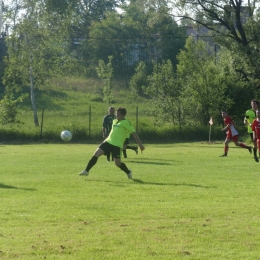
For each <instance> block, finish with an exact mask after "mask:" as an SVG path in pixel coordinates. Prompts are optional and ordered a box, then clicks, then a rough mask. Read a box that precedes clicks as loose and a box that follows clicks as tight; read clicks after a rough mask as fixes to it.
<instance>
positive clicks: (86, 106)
mask: <svg viewBox="0 0 260 260" xmlns="http://www.w3.org/2000/svg"><path fill="white" fill-rule="evenodd" d="M23 93H28V94H29V93H30V89H29V88H28V87H25V88H23ZM35 93H36V103H37V110H38V111H37V112H38V119H39V123H40V126H38V127H36V126H35V125H34V120H33V111H32V108H31V101H30V97H29V95H28V98H26V99H25V100H24V102H23V103H21V104H20V105H19V113H18V116H17V123H15V124H8V125H1V126H0V141H1V142H35V141H38V142H39V141H40V142H61V139H60V132H61V131H63V130H65V129H67V130H70V131H71V132H72V133H73V139H72V142H83V143H84V142H88V143H100V142H101V141H102V134H101V126H102V120H103V117H104V116H105V115H106V114H107V109H108V107H109V105H108V104H106V103H104V102H103V86H102V82H101V81H100V80H97V79H83V78H81V79H78V78H77V79H75V78H64V79H61V80H54V81H52V82H50V83H49V84H48V85H46V86H45V87H41V88H40V89H36V91H35ZM112 105H113V106H114V107H115V108H117V107H119V106H123V107H126V109H127V118H128V119H129V120H130V121H131V122H132V123H133V125H134V126H135V128H136V130H137V132H138V134H139V135H140V137H141V138H142V139H143V140H144V141H147V142H173V141H185V140H188V141H191V140H194V141H207V140H208V138H209V136H208V134H209V127H208V126H199V125H198V126H193V127H192V128H191V127H190V126H185V125H183V126H181V127H179V126H178V125H172V124H171V123H169V122H160V120H158V119H157V118H156V117H155V116H154V115H155V112H154V111H153V109H154V108H155V107H153V104H151V103H150V102H149V100H147V99H144V98H140V97H133V96H132V95H131V93H130V91H129V89H128V87H127V84H126V83H125V82H123V81H118V82H115V84H114V102H113V104H112ZM212 136H213V137H212V138H213V140H222V139H223V138H224V136H223V134H222V133H219V128H218V129H217V128H216V129H215V128H214V127H213V128H212Z"/></svg>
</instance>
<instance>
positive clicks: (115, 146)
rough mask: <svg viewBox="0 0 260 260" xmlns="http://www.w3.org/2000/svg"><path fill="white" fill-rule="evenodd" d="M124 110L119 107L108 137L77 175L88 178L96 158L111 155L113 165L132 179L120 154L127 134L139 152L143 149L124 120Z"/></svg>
mask: <svg viewBox="0 0 260 260" xmlns="http://www.w3.org/2000/svg"><path fill="white" fill-rule="evenodd" d="M125 116H126V109H125V108H123V107H119V108H118V109H117V111H116V119H114V120H113V124H112V130H111V132H110V134H109V136H108V137H107V138H106V139H105V140H104V142H103V143H102V144H100V146H99V147H98V148H97V150H96V151H95V153H94V155H93V157H92V158H91V159H90V160H89V162H88V164H87V167H86V169H85V170H83V171H82V172H80V173H79V175H81V176H84V175H85V176H88V175H89V171H90V169H91V168H92V167H93V166H94V165H95V164H96V162H97V160H98V157H100V156H101V155H106V154H108V153H112V155H113V158H114V162H115V165H116V166H117V167H119V168H120V169H121V170H122V171H124V172H125V173H126V174H127V176H128V178H129V179H132V171H131V170H129V169H128V168H127V166H126V165H125V164H124V163H123V162H121V154H122V149H123V146H124V142H125V139H126V138H127V134H128V132H129V133H131V134H132V135H133V136H134V138H135V140H136V142H137V143H138V144H139V147H140V150H141V151H143V150H144V149H145V148H144V146H143V144H142V142H141V140H140V138H139V136H138V134H137V133H136V132H135V129H134V127H133V126H132V124H131V123H130V121H128V120H127V119H126V118H125Z"/></svg>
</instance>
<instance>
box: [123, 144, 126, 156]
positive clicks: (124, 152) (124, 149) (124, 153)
mask: <svg viewBox="0 0 260 260" xmlns="http://www.w3.org/2000/svg"><path fill="white" fill-rule="evenodd" d="M123 155H124V158H127V153H126V146H124V148H123Z"/></svg>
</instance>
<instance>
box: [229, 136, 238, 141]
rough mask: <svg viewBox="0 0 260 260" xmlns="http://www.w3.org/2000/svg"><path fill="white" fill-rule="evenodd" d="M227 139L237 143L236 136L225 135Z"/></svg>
mask: <svg viewBox="0 0 260 260" xmlns="http://www.w3.org/2000/svg"><path fill="white" fill-rule="evenodd" d="M227 139H231V140H232V141H233V142H237V141H238V135H234V136H230V135H227Z"/></svg>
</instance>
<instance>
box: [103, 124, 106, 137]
mask: <svg viewBox="0 0 260 260" xmlns="http://www.w3.org/2000/svg"><path fill="white" fill-rule="evenodd" d="M102 133H103V138H105V137H106V128H105V127H104V126H103V127H102Z"/></svg>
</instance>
